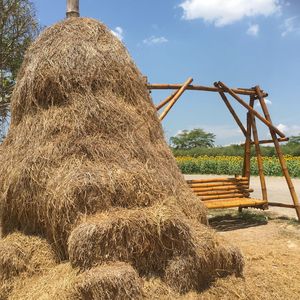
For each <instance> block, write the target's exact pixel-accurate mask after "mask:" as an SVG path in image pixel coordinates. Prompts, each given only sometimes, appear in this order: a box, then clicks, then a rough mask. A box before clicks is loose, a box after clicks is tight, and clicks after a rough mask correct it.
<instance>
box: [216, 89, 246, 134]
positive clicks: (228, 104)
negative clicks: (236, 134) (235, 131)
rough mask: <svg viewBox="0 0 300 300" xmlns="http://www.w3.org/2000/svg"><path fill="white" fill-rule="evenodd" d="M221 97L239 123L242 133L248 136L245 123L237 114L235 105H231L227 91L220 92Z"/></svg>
mask: <svg viewBox="0 0 300 300" xmlns="http://www.w3.org/2000/svg"><path fill="white" fill-rule="evenodd" d="M216 87H218V86H216ZM219 94H220V96H221V98H222V99H223V101H224V103H225V105H226V106H227V108H228V110H229V111H230V113H231V114H232V116H233V118H234V120H235V121H236V123H237V124H238V126H239V127H240V129H241V131H242V133H243V134H244V136H245V137H246V136H247V131H246V129H245V127H244V125H243V123H242V122H241V120H240V118H239V117H238V115H237V114H236V112H235V110H234V109H233V107H232V106H231V104H230V102H229V101H228V99H227V97H226V95H225V93H223V92H219Z"/></svg>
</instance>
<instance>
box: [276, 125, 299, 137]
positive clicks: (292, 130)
mask: <svg viewBox="0 0 300 300" xmlns="http://www.w3.org/2000/svg"><path fill="white" fill-rule="evenodd" d="M276 127H277V128H278V129H279V130H280V131H282V132H283V133H284V134H286V135H287V136H291V135H299V134H300V125H285V124H279V125H278V126H276Z"/></svg>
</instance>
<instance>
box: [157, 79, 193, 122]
mask: <svg viewBox="0 0 300 300" xmlns="http://www.w3.org/2000/svg"><path fill="white" fill-rule="evenodd" d="M192 82H193V78H189V79H188V80H187V81H186V82H185V83H184V84H183V86H182V87H181V88H180V89H179V90H178V92H177V93H176V95H175V96H174V97H173V99H172V100H171V101H170V102H169V105H168V106H167V107H166V108H165V110H164V111H163V112H162V114H161V115H160V116H159V120H160V121H162V120H163V119H164V118H165V116H166V115H167V114H168V112H169V111H170V110H171V108H172V107H173V105H174V104H175V103H176V101H177V100H178V99H179V98H180V96H181V95H182V94H183V93H184V91H185V90H186V88H187V87H188V85H189V84H191V83H192Z"/></svg>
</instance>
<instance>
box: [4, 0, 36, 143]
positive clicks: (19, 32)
mask: <svg viewBox="0 0 300 300" xmlns="http://www.w3.org/2000/svg"><path fill="white" fill-rule="evenodd" d="M39 31H40V26H39V24H38V21H37V18H36V11H35V8H34V5H33V3H32V2H31V1H29V0H0V139H1V136H3V135H4V130H5V127H6V126H7V124H6V122H7V120H8V118H9V104H10V98H11V93H12V90H13V86H14V84H15V80H16V76H17V73H18V70H19V67H20V65H21V63H22V61H23V57H24V54H25V51H26V49H27V48H28V46H29V45H30V43H31V42H32V41H33V40H34V39H35V38H36V36H37V34H38V33H39Z"/></svg>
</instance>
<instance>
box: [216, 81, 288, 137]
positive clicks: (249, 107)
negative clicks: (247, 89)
mask: <svg viewBox="0 0 300 300" xmlns="http://www.w3.org/2000/svg"><path fill="white" fill-rule="evenodd" d="M217 85H218V86H219V87H220V88H222V89H223V91H225V92H227V93H229V94H230V95H231V96H232V97H233V98H235V99H236V100H237V101H238V102H239V103H240V104H241V105H242V106H244V107H245V108H246V109H248V111H250V112H251V113H252V114H253V115H255V117H257V118H258V119H259V120H261V121H262V122H263V123H264V124H266V125H267V126H268V127H269V128H271V129H272V130H274V131H275V132H276V133H277V134H278V135H279V136H281V137H282V138H284V137H285V134H284V133H282V132H281V131H280V130H279V129H278V128H277V127H276V126H274V125H273V124H272V123H271V122H270V121H268V120H266V118H264V117H263V116H262V115H261V114H260V113H258V112H257V111H256V110H255V109H254V108H252V107H251V106H250V105H248V104H247V103H246V102H245V101H244V100H243V99H241V98H240V97H239V96H238V95H237V94H236V93H235V92H234V91H233V90H231V89H230V88H229V87H227V86H226V85H225V84H224V83H223V82H221V81H219V82H218V83H217ZM260 92H261V91H260Z"/></svg>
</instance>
